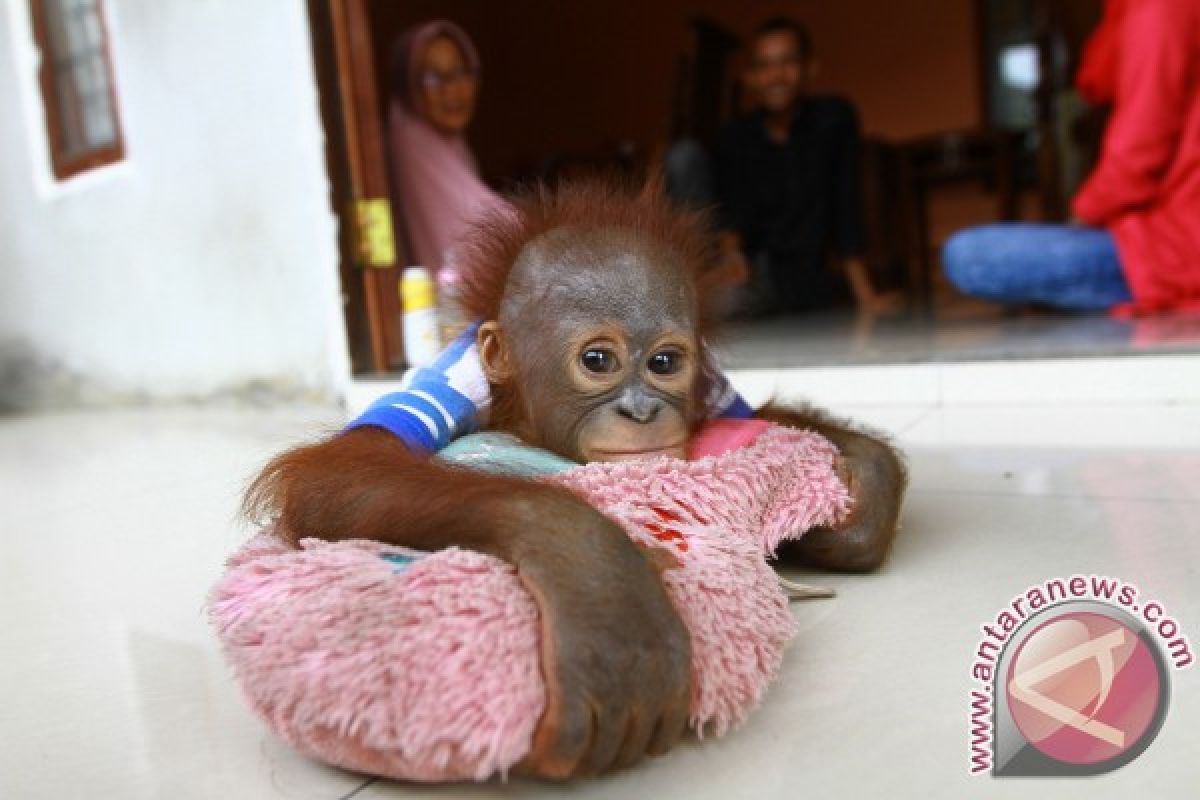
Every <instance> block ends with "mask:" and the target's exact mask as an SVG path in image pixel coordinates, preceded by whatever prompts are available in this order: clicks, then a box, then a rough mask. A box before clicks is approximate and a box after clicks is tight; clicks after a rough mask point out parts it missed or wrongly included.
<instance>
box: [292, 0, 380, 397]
mask: <svg viewBox="0 0 1200 800" xmlns="http://www.w3.org/2000/svg"><path fill="white" fill-rule="evenodd" d="M367 2H368V0H308V12H309V29H310V32H311V37H312V46H313V65H314V71H315V73H316V79H317V92H318V95H319V99H320V106H321V120H322V123H323V126H324V129H325V156H326V168H327V170H328V173H329V180H330V204H331V206H332V207H333V211H334V214H335V215H336V216H337V220H338V239H339V252H340V262H341V263H340V272H341V281H342V291H343V298H344V303H343V306H344V312H345V315H346V329H347V336H348V340H349V342H350V353H351V362H352V365H353V369H354V371H355V372H356V373H362V372H373V373H376V374H383V373H387V372H392V371H396V370H398V369H401V368H402V367H403V366H404V356H403V353H404V347H403V340H402V338H401V330H400V324H399V320H400V299H399V296H398V294H397V286H398V279H399V270H398V269H397V264H403V263H404V261H403V254H402V250H401V245H400V243H399V242H396V247H395V252H396V259H395V260H394V261H393V263H391V264H387V265H379V264H376V265H369V264H368V263H367V260H366V259H365V258H364V254H363V247H362V244H361V241H360V232H359V226H360V225H361V224H362V221H361V219H360V217H359V215H358V214H357V213H356V209H357V207H358V206H357V204H358V203H359V201H363V200H383V201H389V200H390V196H391V190H390V185H389V180H388V160H387V149H386V142H387V135H386V128H385V126H384V120H383V115H382V113H381V109H380V101H379V98H380V94H379V91H378V86H377V83H376V80H375V56H374V48H373V47H372V43H371V29H370V15H369V13H368V9H367ZM392 216H393V219H394V218H395V210H394V209H393V211H392ZM389 225H390V223H389ZM388 233H389V234H390V233H391V231H390V230H389V231H388Z"/></svg>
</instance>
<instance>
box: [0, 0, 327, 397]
mask: <svg viewBox="0 0 1200 800" xmlns="http://www.w3.org/2000/svg"><path fill="white" fill-rule="evenodd" d="M0 2H2V3H3V4H4V5H5V8H4V11H3V13H0V408H4V407H10V408H11V407H30V406H35V407H36V406H71V405H79V404H107V403H123V402H131V401H132V402H137V401H142V400H150V401H157V400H175V399H186V398H205V397H211V396H222V395H226V394H233V395H235V396H236V395H238V394H242V393H246V392H253V393H256V394H262V393H265V394H267V395H268V396H276V395H278V396H282V397H294V396H314V397H326V398H328V397H333V396H336V395H339V394H340V393H341V391H342V389H343V387H344V385H345V383H346V381H347V380H348V374H349V366H348V357H347V354H346V343H345V332H344V324H343V322H342V317H341V304H340V296H339V287H338V275H337V242H336V229H335V221H334V218H333V215H332V212H331V210H330V208H329V196H328V192H329V189H328V182H327V177H326V173H325V166H324V154H323V149H322V148H323V143H322V136H323V134H322V131H321V127H320V119H319V114H318V107H317V96H316V86H315V82H314V77H313V67H312V58H311V50H310V46H309V38H308V21H307V17H306V13H305V4H304V3H302V2H299V0H252V2H247V0H108V2H107V3H106V7H107V12H108V22H109V24H110V34H111V43H112V47H113V53H112V55H113V59H114V62H115V64H114V67H115V70H116V83H117V91H118V102H119V104H120V108H121V113H122V117H123V124H124V131H125V137H126V148H127V158H126V161H125V162H124V163H122V164H120V165H117V166H115V167H110V168H106V169H102V170H99V171H96V172H94V173H89V174H86V175H84V176H81V177H80V178H76V179H72V180H69V181H66V182H64V183H56V182H55V181H54V179H53V176H52V173H51V171H50V165H49V157H48V154H47V144H46V138H45V132H44V131H45V129H44V119H43V111H42V105H41V98H40V95H39V93H38V89H37V84H36V69H37V57H38V54H37V51H36V49H35V48H34V46H33V41H32V33H31V28H30V22H29V16H28V3H27V2H26V0H0Z"/></svg>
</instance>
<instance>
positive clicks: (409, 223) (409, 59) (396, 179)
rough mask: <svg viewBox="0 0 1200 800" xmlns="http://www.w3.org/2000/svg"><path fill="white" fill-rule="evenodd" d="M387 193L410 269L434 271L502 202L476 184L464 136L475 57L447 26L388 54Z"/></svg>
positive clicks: (432, 26)
mask: <svg viewBox="0 0 1200 800" xmlns="http://www.w3.org/2000/svg"><path fill="white" fill-rule="evenodd" d="M391 83H392V85H391V99H390V102H389V106H390V108H389V109H388V136H389V141H390V145H391V165H392V186H393V189H394V190H395V191H396V193H397V194H398V196H399V211H400V213H399V218H400V220H401V223H400V227H401V229H402V231H403V234H404V238H405V240H406V241H407V242H408V248H409V251H408V252H409V263H410V264H419V265H421V266H424V267H429V268H430V269H434V270H437V269H440V268H441V267H442V266H443V264H445V263H446V262H447V260H448V259H449V258H450V251H451V248H452V246H453V245H454V244H455V243H456V242H457V241H458V239H459V237H460V236H461V235H462V234H463V232H464V231H465V229H466V227H467V223H468V221H469V220H470V219H471V218H472V217H474V216H475V215H477V214H479V213H481V212H485V211H487V210H490V209H492V208H495V207H498V206H502V205H503V204H504V203H503V201H502V200H501V199H500V198H499V196H498V195H496V194H495V193H494V192H492V190H491V189H489V188H488V187H487V186H486V185H484V183H483V181H482V180H480V178H479V172H478V169H477V167H476V165H475V158H474V157H473V156H472V155H471V151H470V149H468V147H467V143H466V140H465V139H464V138H463V134H464V132H465V131H466V129H467V126H468V125H469V124H470V122H471V118H472V116H474V113H475V94H476V90H477V89H478V86H479V54H478V53H477V52H476V50H475V46H474V45H473V44H472V43H471V40H470V38H468V37H467V34H466V33H465V32H464V31H463V30H462V28H460V27H458V26H457V25H455V24H454V23H453V22H449V21H448V20H434V21H432V22H426V23H423V24H420V25H416V26H414V27H412V28H409V29H408V30H406V31H405V32H404V33H403V34H401V35H400V38H399V39H397V40H396V44H395V45H394V46H393V48H392V54H391Z"/></svg>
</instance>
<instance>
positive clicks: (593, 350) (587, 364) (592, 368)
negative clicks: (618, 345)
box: [579, 347, 619, 375]
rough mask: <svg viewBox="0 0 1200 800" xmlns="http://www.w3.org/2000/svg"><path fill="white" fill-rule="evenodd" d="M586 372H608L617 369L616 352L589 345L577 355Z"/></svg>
mask: <svg viewBox="0 0 1200 800" xmlns="http://www.w3.org/2000/svg"><path fill="white" fill-rule="evenodd" d="M579 360H580V361H581V362H582V363H583V368H584V369H586V370H587V371H588V372H595V373H598V374H602V375H603V374H608V373H612V372H616V371H617V367H618V366H619V364H618V363H617V354H616V353H614V352H613V351H612V350H608V349H606V348H603V347H589V348H588V349H587V350H584V351H583V355H581V356H580V357H579Z"/></svg>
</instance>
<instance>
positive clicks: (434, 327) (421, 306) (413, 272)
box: [400, 267, 441, 367]
mask: <svg viewBox="0 0 1200 800" xmlns="http://www.w3.org/2000/svg"><path fill="white" fill-rule="evenodd" d="M400 302H401V305H402V307H403V309H404V358H405V360H406V361H408V366H410V367H426V366H429V365H430V364H432V363H433V362H434V360H435V359H436V358H437V355H438V353H439V352H440V351H441V342H440V341H439V336H438V334H439V331H438V321H437V302H436V296H435V291H434V285H433V276H432V275H430V274H429V270H427V269H425V267H409V268H407V269H406V270H404V274H403V275H402V276H401V277H400Z"/></svg>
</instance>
